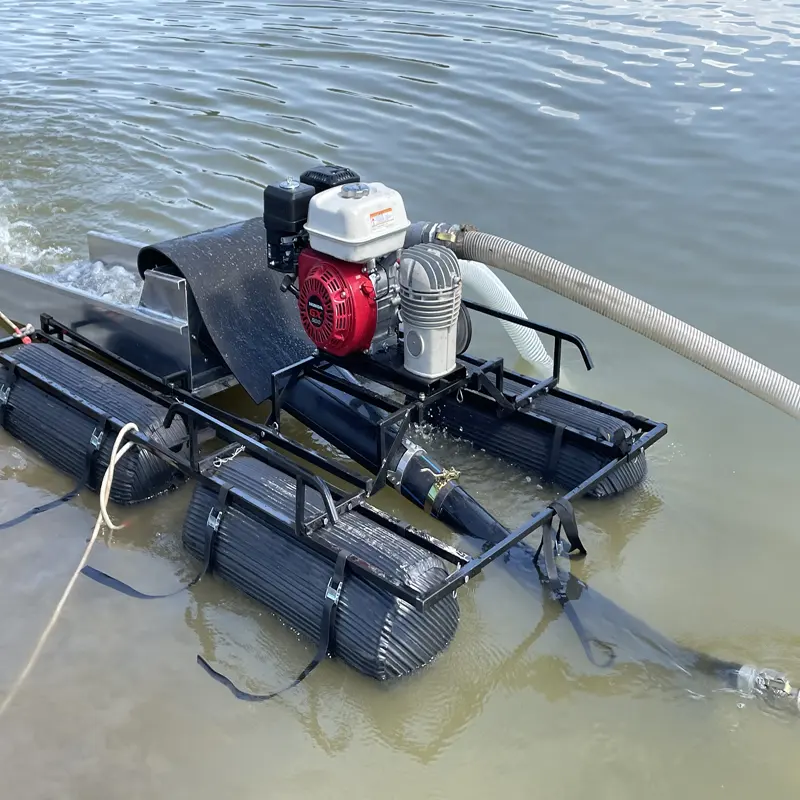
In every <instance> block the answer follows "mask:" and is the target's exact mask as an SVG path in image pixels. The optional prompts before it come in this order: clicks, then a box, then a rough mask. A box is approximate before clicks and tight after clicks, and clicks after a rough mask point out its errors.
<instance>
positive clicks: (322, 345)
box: [297, 248, 378, 356]
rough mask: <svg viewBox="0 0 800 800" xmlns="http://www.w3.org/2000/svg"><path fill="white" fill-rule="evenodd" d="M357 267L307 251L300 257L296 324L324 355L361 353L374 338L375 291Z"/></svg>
mask: <svg viewBox="0 0 800 800" xmlns="http://www.w3.org/2000/svg"><path fill="white" fill-rule="evenodd" d="M361 267H362V265H361V264H351V263H350V262H348V261H340V260H339V259H338V258H332V257H331V256H326V255H324V254H323V253H318V252H317V251H316V250H311V249H310V248H306V249H305V250H303V251H302V252H301V253H300V257H299V260H298V269H297V279H298V280H297V282H298V289H299V294H298V297H297V305H298V307H299V309H300V320H301V322H302V323H303V328H304V329H305V332H306V333H307V334H308V338H309V339H311V341H312V342H314V344H315V345H316V346H317V347H318V348H319V349H320V350H324V351H325V352H326V353H331V354H332V355H335V356H347V355H350V354H351V353H357V352H360V351H364V350H366V349H367V348H368V347H369V346H370V344H371V342H372V337H373V336H374V335H375V328H376V326H377V323H378V306H377V303H376V301H375V287H374V286H373V285H372V281H371V280H370V278H369V276H368V275H365V274H364V273H363V272H362V271H361Z"/></svg>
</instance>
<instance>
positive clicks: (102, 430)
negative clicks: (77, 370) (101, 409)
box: [0, 406, 108, 531]
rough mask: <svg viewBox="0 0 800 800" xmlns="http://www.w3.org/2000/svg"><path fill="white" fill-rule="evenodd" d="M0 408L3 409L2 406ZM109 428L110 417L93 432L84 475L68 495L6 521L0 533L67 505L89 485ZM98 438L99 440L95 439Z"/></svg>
mask: <svg viewBox="0 0 800 800" xmlns="http://www.w3.org/2000/svg"><path fill="white" fill-rule="evenodd" d="M0 408H3V407H2V406H0ZM107 427H108V417H103V418H102V419H101V420H100V421H99V424H98V428H99V434H98V428H94V429H93V431H92V435H91V437H90V439H89V443H88V444H87V445H86V461H85V463H84V467H83V473H82V474H81V476H80V477H79V478H78V481H77V483H76V484H75V486H74V487H73V488H72V489H70V490H69V491H68V492H67V493H66V494H63V495H61V497H57V498H56V499H55V500H51V501H50V502H49V503H45V504H44V505H41V506H36V507H35V508H32V509H31V510H30V511H26V512H25V513H24V514H20V515H19V516H18V517H14V519H9V520H6V522H0V531H4V530H8V529H9V528H13V527H14V526H15V525H19V524H20V523H21V522H25V520H28V519H30V518H31V517H34V516H36V515H37V514H41V513H43V512H45V511H49V510H50V509H51V508H55V507H56V506H60V505H61V504H62V503H66V502H68V501H69V500H72V498H73V497H75V496H76V495H77V494H78V493H79V492H80V491H81V489H83V487H84V486H86V485H87V484H88V483H89V479H90V478H91V476H92V470H93V469H94V464H95V461H96V460H97V454H98V452H99V450H100V448H101V447H102V445H103V440H104V439H105V435H106V429H107ZM96 436H98V437H99V438H97V439H95V437H96Z"/></svg>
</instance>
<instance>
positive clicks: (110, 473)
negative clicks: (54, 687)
mask: <svg viewBox="0 0 800 800" xmlns="http://www.w3.org/2000/svg"><path fill="white" fill-rule="evenodd" d="M138 430H139V428H138V427H137V426H136V425H135V424H134V423H133V422H129V423H128V424H127V425H124V426H123V427H122V429H121V430H120V432H119V433H118V434H117V439H116V441H115V442H114V446H113V447H112V448H111V458H110V460H109V463H108V469H107V470H106V473H105V475H104V476H103V482H102V484H101V485H100V513H99V514H98V515H97V521H96V522H95V525H94V530H93V531H92V535H91V537H90V538H89V542H88V544H87V545H86V548H85V550H84V551H83V555H82V556H81V560H80V561H79V562H78V566H77V568H76V569H75V572H73V574H72V577H71V578H70V580H69V583H68V584H67V587H66V589H64V593H63V594H62V595H61V599H60V600H59V601H58V605H56V607H55V610H54V611H53V615H52V616H51V617H50V621H49V622H48V623H47V627H46V628H45V629H44V631H43V632H42V635H41V636H40V637H39V641H38V642H37V643H36V647H35V648H34V650H33V652H32V653H31V657H30V658H29V659H28V663H27V664H26V665H25V668H24V669H23V670H22V672H20V674H19V676H18V677H17V680H16V681H15V682H14V685H13V686H12V687H11V691H10V692H9V693H8V694H7V695H6V697H5V699H4V700H3V703H2V705H0V717H2V716H3V714H4V713H5V710H6V709H7V708H8V707H9V706H10V705H11V702H12V701H13V700H14V698H15V697H16V696H17V694H18V693H19V690H20V688H21V687H22V684H23V683H24V682H25V680H26V679H27V677H28V675H29V674H30V673H31V671H32V670H33V668H34V666H35V665H36V662H37V661H38V659H39V655H40V654H41V652H42V650H43V649H44V645H45V643H46V641H47V638H48V636H50V633H51V631H52V630H53V628H54V627H55V624H56V622H57V621H58V618H59V616H60V615H61V611H62V609H63V608H64V605H65V604H66V602H67V598H68V597H69V594H70V592H71V591H72V587H73V586H74V585H75V581H76V580H78V575H80V573H81V570H82V569H83V568H84V567H85V566H86V562H87V561H88V560H89V555H90V553H91V552H92V547H93V546H94V543H95V541H96V540H97V536H98V534H99V533H100V528H101V527H102V526H103V523H104V522H105V524H106V526H107V527H108V528H109V529H111V530H119V529H120V528H121V527H123V526H122V525H115V524H114V523H113V522H112V521H111V519H110V518H109V516H108V507H107V506H108V501H109V498H110V496H111V484H112V483H113V482H114V470H115V469H116V466H117V463H118V462H119V461H120V459H121V458H122V457H123V456H124V455H125V454H126V453H127V452H128V451H129V450H130V449H131V448H132V447H135V446H136V442H128V443H127V444H126V445H125V446H124V447H123V448H122V449H121V450H120V445H121V444H122V442H123V440H124V438H125V434H127V433H128V432H130V431H138Z"/></svg>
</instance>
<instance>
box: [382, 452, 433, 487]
mask: <svg viewBox="0 0 800 800" xmlns="http://www.w3.org/2000/svg"><path fill="white" fill-rule="evenodd" d="M403 444H404V445H405V448H406V451H405V453H403V455H402V456H400V460H399V461H398V462H397V466H396V467H395V468H394V469H392V470H389V473H388V475H387V476H386V479H387V481H388V482H389V483H390V484H391V485H392V486H393V487H394V488H395V489H397V490H398V491H400V488H401V487H402V485H403V474H404V473H405V471H406V467H407V466H408V463H409V461H411V459H412V458H414V456H417V455H423V456H424V455H426V452H425V450H424V449H423V448H422V447H420V446H419V445H416V444H414V443H413V442H403Z"/></svg>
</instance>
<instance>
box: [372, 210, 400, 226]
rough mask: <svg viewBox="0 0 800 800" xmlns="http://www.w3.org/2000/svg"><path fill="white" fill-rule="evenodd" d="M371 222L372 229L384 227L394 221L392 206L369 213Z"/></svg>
mask: <svg viewBox="0 0 800 800" xmlns="http://www.w3.org/2000/svg"><path fill="white" fill-rule="evenodd" d="M369 222H370V226H371V228H372V230H375V228H382V227H384V226H386V225H389V224H390V223H392V222H394V211H393V210H392V208H391V207H390V208H382V209H381V210H380V211H373V212H372V213H371V214H370V215H369Z"/></svg>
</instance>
